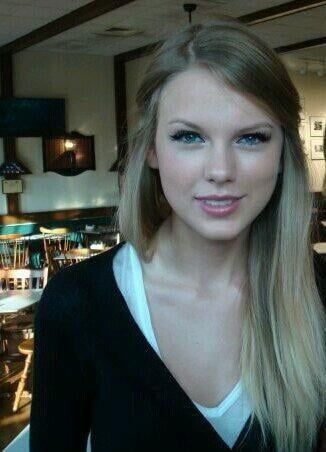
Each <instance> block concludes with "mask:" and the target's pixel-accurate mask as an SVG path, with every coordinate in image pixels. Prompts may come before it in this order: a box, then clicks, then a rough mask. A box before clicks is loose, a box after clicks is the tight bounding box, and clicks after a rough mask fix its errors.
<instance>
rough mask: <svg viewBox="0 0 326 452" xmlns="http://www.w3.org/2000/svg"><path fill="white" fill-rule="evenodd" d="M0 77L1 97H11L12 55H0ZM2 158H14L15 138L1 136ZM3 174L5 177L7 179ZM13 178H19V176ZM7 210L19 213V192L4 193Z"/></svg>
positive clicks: (9, 212)
mask: <svg viewBox="0 0 326 452" xmlns="http://www.w3.org/2000/svg"><path fill="white" fill-rule="evenodd" d="M0 79H1V97H12V96H13V95H14V88H13V77H12V55H11V54H4V55H1V59H0ZM3 152H4V160H5V161H8V160H14V159H15V157H16V140H15V138H13V137H4V138H3ZM9 178H10V177H9V176H5V179H9ZM15 179H20V177H19V176H17V177H15ZM6 199H7V212H8V214H9V215H15V214H18V213H19V194H18V193H10V194H7V195H6Z"/></svg>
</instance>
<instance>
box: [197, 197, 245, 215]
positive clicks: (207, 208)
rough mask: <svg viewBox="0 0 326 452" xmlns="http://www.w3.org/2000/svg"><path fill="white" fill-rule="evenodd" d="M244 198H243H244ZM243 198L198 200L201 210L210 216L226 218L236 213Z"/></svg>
mask: <svg viewBox="0 0 326 452" xmlns="http://www.w3.org/2000/svg"><path fill="white" fill-rule="evenodd" d="M242 198H243V197H242ZM242 198H233V199H224V200H216V199H207V198H204V199H198V198H197V199H196V201H197V202H198V204H199V207H200V209H201V210H202V211H203V212H205V213H206V214H207V215H209V216H213V217H224V216H227V215H230V214H232V213H233V212H235V211H236V210H237V209H238V207H239V206H240V203H241V199H242Z"/></svg>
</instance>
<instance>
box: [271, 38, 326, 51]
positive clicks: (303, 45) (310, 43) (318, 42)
mask: <svg viewBox="0 0 326 452" xmlns="http://www.w3.org/2000/svg"><path fill="white" fill-rule="evenodd" d="M325 44H326V36H323V37H322V38H316V39H309V40H307V41H302V42H295V43H294V44H289V45H286V46H280V47H276V48H275V49H274V50H275V51H276V52H277V53H287V52H293V51H294V50H302V49H310V48H311V47H318V46H323V45H325Z"/></svg>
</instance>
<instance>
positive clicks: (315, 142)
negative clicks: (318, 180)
mask: <svg viewBox="0 0 326 452" xmlns="http://www.w3.org/2000/svg"><path fill="white" fill-rule="evenodd" d="M310 143H311V160H325V158H324V150H323V138H322V137H320V138H319V137H318V138H311V140H310Z"/></svg>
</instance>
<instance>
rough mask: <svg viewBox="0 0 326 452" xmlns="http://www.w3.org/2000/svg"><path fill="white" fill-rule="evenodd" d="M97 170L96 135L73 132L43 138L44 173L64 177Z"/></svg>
mask: <svg viewBox="0 0 326 452" xmlns="http://www.w3.org/2000/svg"><path fill="white" fill-rule="evenodd" d="M87 170H95V151H94V135H90V136H87V135H82V134H81V133H78V132H71V133H68V134H65V135H62V136H53V137H43V171H44V172H47V171H53V172H55V173H58V174H61V175H62V176H77V175H78V174H81V173H83V172H84V171H87Z"/></svg>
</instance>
